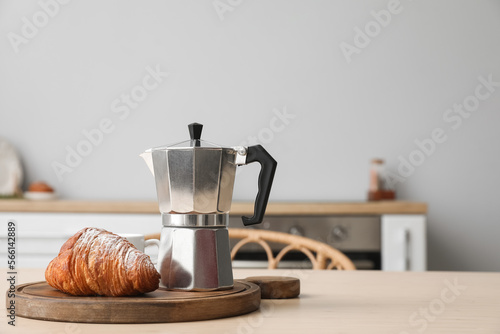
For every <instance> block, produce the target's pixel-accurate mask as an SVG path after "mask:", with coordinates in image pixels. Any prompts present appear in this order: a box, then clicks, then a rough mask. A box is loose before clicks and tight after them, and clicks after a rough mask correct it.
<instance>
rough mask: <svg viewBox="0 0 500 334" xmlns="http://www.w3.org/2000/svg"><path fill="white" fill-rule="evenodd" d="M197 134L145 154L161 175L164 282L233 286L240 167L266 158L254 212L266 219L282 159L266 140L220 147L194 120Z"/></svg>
mask: <svg viewBox="0 0 500 334" xmlns="http://www.w3.org/2000/svg"><path fill="white" fill-rule="evenodd" d="M189 130H190V135H191V139H190V140H188V141H185V142H181V143H178V144H175V145H170V146H165V147H158V148H152V149H149V150H147V151H146V152H144V153H143V155H142V156H143V158H144V159H145V160H146V163H147V164H148V166H149V167H150V169H151V171H152V172H153V174H154V177H155V183H156V191H157V196H158V203H159V207H160V211H161V214H162V224H163V228H162V231H161V237H160V249H159V254H158V271H159V272H160V274H161V285H162V286H164V287H166V288H168V289H173V290H187V291H209V290H222V289H228V288H231V287H232V286H233V276H232V266H231V256H230V250H229V236H228V231H227V224H228V219H229V211H230V209H231V201H232V194H233V186H234V179H235V175H236V167H237V166H238V165H245V164H247V163H251V162H259V163H260V164H261V173H260V175H259V193H258V195H257V199H256V202H255V212H254V215H253V217H242V219H243V223H244V225H252V224H258V223H260V222H261V221H262V218H263V216H264V212H265V209H266V206H267V201H268V198H269V193H270V189H271V185H272V181H273V178H274V172H275V170H276V165H277V164H276V161H275V160H274V159H273V158H272V157H271V156H270V155H269V154H268V153H267V152H266V151H265V150H264V148H262V146H260V145H255V146H250V147H220V146H217V145H214V144H212V143H209V142H206V141H203V140H201V139H200V137H201V130H202V125H201V124H197V123H193V124H190V125H189Z"/></svg>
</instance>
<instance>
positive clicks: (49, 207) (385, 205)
mask: <svg viewBox="0 0 500 334" xmlns="http://www.w3.org/2000/svg"><path fill="white" fill-rule="evenodd" d="M0 212H66V213H150V214H159V209H158V203H157V202H156V201H154V202H153V201H151V202H138V201H68V200H53V201H30V200H16V199H3V200H0ZM426 213H427V204H425V203H419V202H402V201H380V202H324V203H318V202H270V203H269V204H268V206H267V210H266V215H280V216H281V215H381V214H426ZM250 214H253V203H249V202H234V203H233V204H232V206H231V215H250Z"/></svg>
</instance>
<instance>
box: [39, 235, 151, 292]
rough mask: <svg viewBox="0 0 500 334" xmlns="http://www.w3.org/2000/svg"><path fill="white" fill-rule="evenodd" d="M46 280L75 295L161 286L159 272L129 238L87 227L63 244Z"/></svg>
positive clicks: (48, 268) (50, 266) (46, 275)
mask: <svg viewBox="0 0 500 334" xmlns="http://www.w3.org/2000/svg"><path fill="white" fill-rule="evenodd" d="M45 279H46V280H47V283H48V284H49V285H50V286H52V287H53V288H56V289H58V290H60V291H62V292H65V293H68V294H71V295H75V296H90V295H101V296H114V297H117V296H133V295H138V294H141V293H145V292H150V291H154V290H156V289H158V285H159V280H160V274H159V273H158V272H157V271H156V269H155V267H154V265H153V263H152V262H151V259H150V258H149V256H148V255H146V254H144V253H143V252H141V251H139V250H138V249H137V248H135V247H134V245H132V244H131V243H130V242H129V241H128V240H127V239H125V238H122V237H120V236H118V235H116V234H113V233H111V232H108V231H106V230H103V229H99V228H93V227H87V228H84V229H82V230H80V231H78V232H77V233H76V234H75V235H74V236H72V237H71V238H69V239H68V240H67V241H66V242H65V243H64V245H62V247H61V251H60V252H59V255H58V256H57V257H56V258H55V259H53V260H52V261H51V262H50V263H49V265H48V267H47V269H46V270H45Z"/></svg>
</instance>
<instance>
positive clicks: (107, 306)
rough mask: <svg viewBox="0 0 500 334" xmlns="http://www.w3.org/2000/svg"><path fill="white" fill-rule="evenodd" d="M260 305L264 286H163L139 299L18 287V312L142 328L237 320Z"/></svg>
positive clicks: (36, 285) (43, 284)
mask: <svg viewBox="0 0 500 334" xmlns="http://www.w3.org/2000/svg"><path fill="white" fill-rule="evenodd" d="M259 306H260V288H259V287H258V286H257V285H255V284H253V283H250V282H246V281H235V282H234V287H233V288H232V289H229V290H223V291H209V292H181V291H168V290H166V289H163V288H159V289H158V290H156V291H153V292H150V293H146V294H143V295H140V296H134V297H99V296H95V297H94V296H93V297H77V296H71V295H67V294H65V293H62V292H60V291H58V290H56V289H54V288H52V287H51V286H49V285H48V284H47V282H36V283H28V284H23V285H19V286H17V287H16V311H17V312H16V314H17V315H19V316H21V317H26V318H32V319H39V320H51V321H67V322H86V323H101V324H104V323H109V324H125V323H132V324H139V323H154V322H157V323H158V322H181V321H197V320H209V319H218V318H225V317H232V316H236V315H241V314H245V313H249V312H252V311H255V310H257V309H258V308H259Z"/></svg>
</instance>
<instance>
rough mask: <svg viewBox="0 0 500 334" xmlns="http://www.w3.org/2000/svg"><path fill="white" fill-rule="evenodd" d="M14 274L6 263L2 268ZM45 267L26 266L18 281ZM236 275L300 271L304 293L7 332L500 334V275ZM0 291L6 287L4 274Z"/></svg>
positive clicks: (30, 323)
mask: <svg viewBox="0 0 500 334" xmlns="http://www.w3.org/2000/svg"><path fill="white" fill-rule="evenodd" d="M2 272H3V274H4V277H5V276H6V275H7V271H6V269H4V270H3V271H2ZM43 272H44V271H43V269H19V270H18V275H17V284H21V283H28V282H34V281H41V280H43V278H44V275H43ZM234 272H235V278H245V277H248V276H255V275H281V276H295V277H298V278H300V280H301V295H300V297H299V298H296V299H289V300H263V301H262V304H261V307H260V310H259V311H256V312H253V313H250V314H247V315H243V316H238V317H233V318H225V319H218V320H209V321H197V322H187V323H170V324H140V325H99V324H80V323H62V322H50V321H39V320H31V319H26V318H21V317H17V318H16V327H12V326H9V325H8V324H7V318H6V317H3V319H2V321H1V322H0V332H1V333H72V334H85V333H92V334H99V333H121V334H126V333H206V334H209V333H217V334H224V333H235V334H237V333H273V334H274V333H286V334H290V333H308V332H314V333H333V332H339V333H363V334H364V333H384V334H386V333H396V334H412V333H421V332H422V333H423V332H425V333H427V334H430V333H440V334H442V333H500V317H499V316H498V315H499V314H500V273H468V272H399V273H396V272H374V271H369V272H368V271H311V270H253V269H252V270H246V269H245V270H242V269H239V270H234ZM0 282H1V283H0V290H2V291H6V290H7V282H6V280H5V279H2V280H0Z"/></svg>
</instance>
